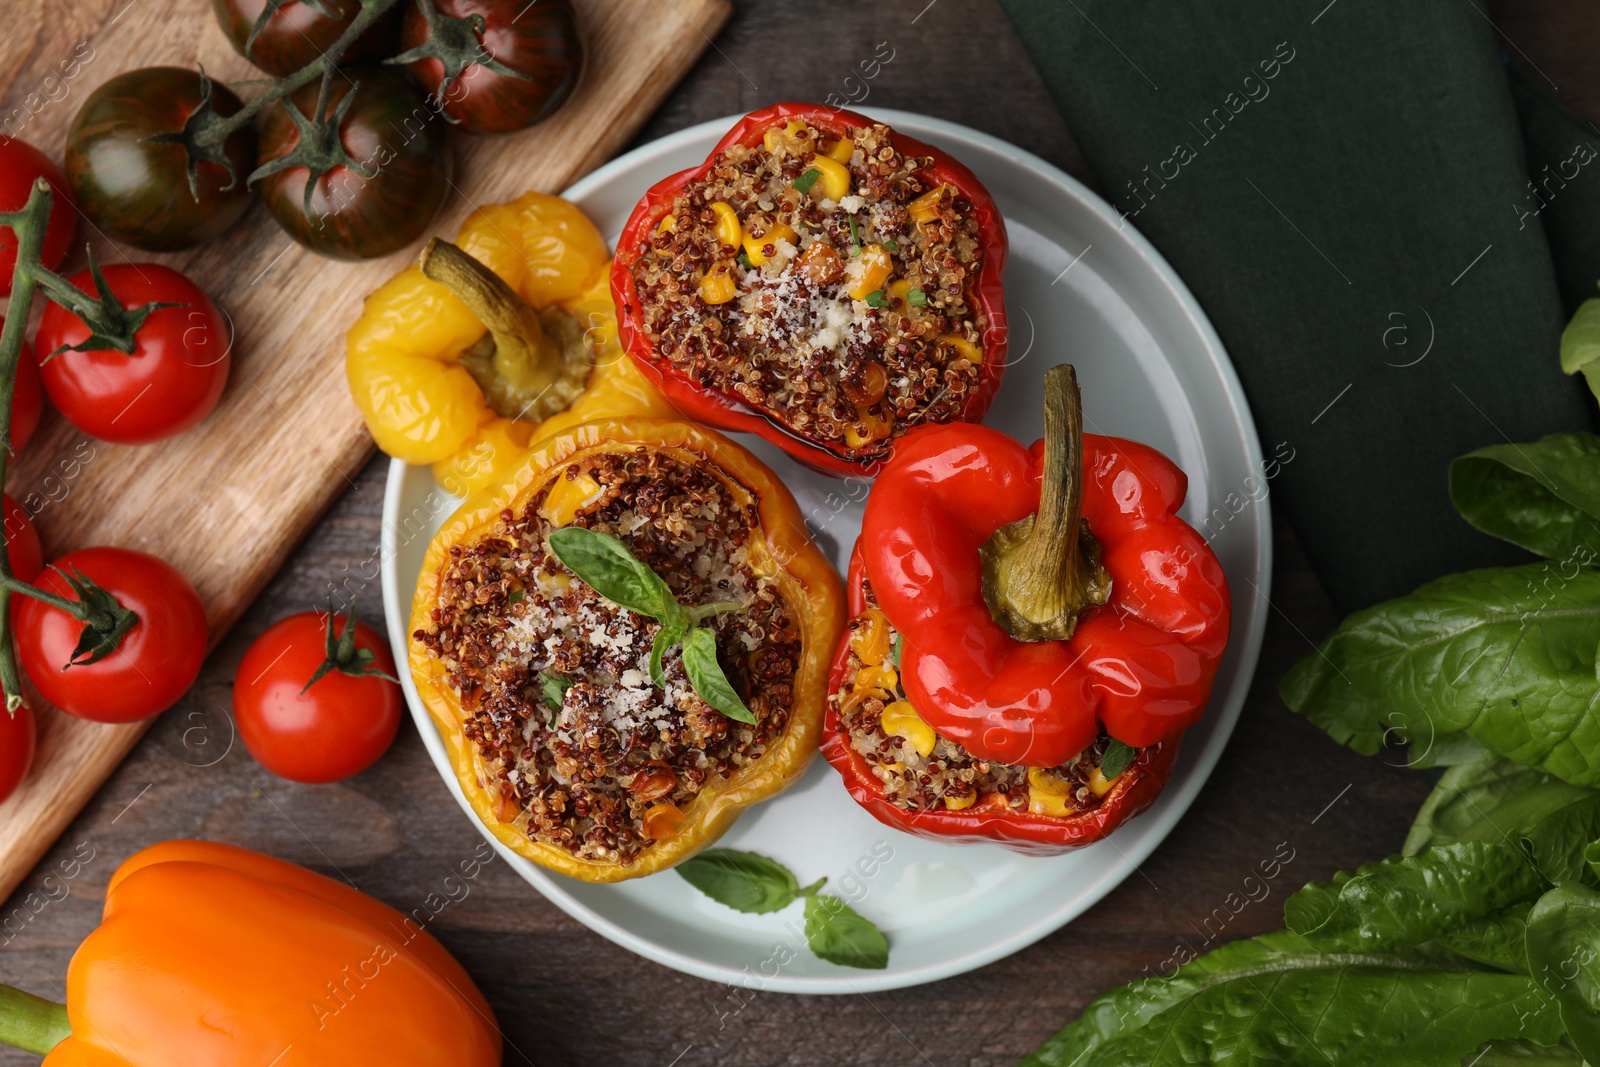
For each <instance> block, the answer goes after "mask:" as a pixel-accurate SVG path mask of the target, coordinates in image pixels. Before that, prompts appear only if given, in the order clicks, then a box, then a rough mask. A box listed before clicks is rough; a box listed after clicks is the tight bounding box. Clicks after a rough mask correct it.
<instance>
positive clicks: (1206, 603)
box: [823, 367, 1231, 852]
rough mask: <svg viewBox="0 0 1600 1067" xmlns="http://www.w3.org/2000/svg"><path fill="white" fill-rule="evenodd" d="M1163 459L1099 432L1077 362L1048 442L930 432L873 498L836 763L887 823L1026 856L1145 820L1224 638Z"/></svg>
mask: <svg viewBox="0 0 1600 1067" xmlns="http://www.w3.org/2000/svg"><path fill="white" fill-rule="evenodd" d="M1187 485H1188V483H1187V479H1186V478H1185V477H1184V474H1183V472H1182V471H1180V470H1179V469H1178V468H1177V467H1176V466H1175V465H1174V464H1173V463H1172V461H1171V460H1169V459H1167V458H1166V457H1165V456H1163V455H1162V454H1161V453H1159V452H1157V451H1156V450H1155V449H1153V448H1150V447H1148V446H1145V445H1141V444H1136V443H1135V442H1132V441H1125V440H1121V439H1119V438H1115V437H1100V436H1096V435H1085V434H1084V433H1083V428H1082V410H1081V406H1080V401H1079V395H1078V386H1077V381H1076V379H1075V377H1074V376H1073V373H1072V368H1071V367H1056V368H1054V369H1053V370H1051V371H1050V372H1049V374H1048V375H1047V376H1046V378H1045V437H1044V439H1043V440H1041V441H1039V442H1038V443H1036V444H1035V445H1034V446H1033V448H1032V449H1031V450H1030V449H1026V448H1024V447H1023V446H1022V445H1020V444H1018V443H1017V442H1016V441H1013V440H1012V439H1011V438H1009V437H1007V436H1005V435H1004V434H1002V433H1000V432H999V431H997V430H993V429H989V428H988V427H984V426H967V425H957V426H929V427H919V428H917V429H915V430H913V431H912V432H911V433H909V434H907V435H906V436H905V438H904V439H903V440H902V441H901V442H900V443H899V444H898V445H897V446H896V448H895V452H894V455H893V457H892V458H891V459H890V460H889V462H888V464H887V465H886V466H885V467H884V470H883V472H882V473H881V474H880V475H879V476H878V480H877V482H876V483H875V484H874V486H873V489H872V493H871V495H870V496H869V497H868V499H867V510H866V516H865V519H864V521H863V525H862V533H861V540H860V541H859V542H858V543H857V545H856V550H855V555H854V558H853V560H852V562H851V567H850V579H849V587H850V590H849V594H850V604H849V607H850V613H851V616H852V619H851V623H850V630H849V633H848V634H847V635H846V637H845V639H844V640H843V642H842V643H841V645H840V647H839V650H838V652H837V655H836V656H835V660H834V666H833V673H832V676H831V679H830V688H831V690H832V696H831V698H830V706H829V713H828V717H827V721H826V723H825V725H824V729H823V753H824V755H826V756H827V758H828V761H829V762H830V763H831V764H833V766H834V767H835V768H836V769H837V770H838V771H839V773H840V774H841V775H843V777H844V781H845V785H846V786H847V787H848V788H849V790H850V793H851V795H852V796H853V797H855V799H856V801H857V802H858V803H860V804H861V805H862V806H863V807H865V808H866V809H867V810H868V811H870V812H871V813H872V814H873V815H874V816H876V817H877V818H878V819H879V820H880V821H881V822H884V823H886V824H888V825H890V826H893V827H896V828H898V829H902V830H909V831H911V832H913V833H918V834H923V835H926V836H930V837H938V838H941V839H946V840H949V839H956V840H974V841H982V840H988V841H999V842H1001V843H1004V844H1007V845H1010V846H1012V847H1013V848H1018V849H1021V850H1024V851H1030V852H1058V851H1066V850H1068V849H1071V848H1076V847H1079V846H1081V845H1085V844H1089V843H1090V842H1092V841H1096V840H1098V839H1100V838H1101V837H1104V836H1105V835H1106V834H1108V833H1110V832H1111V831H1112V830H1114V829H1115V828H1116V827H1117V826H1118V825H1120V824H1121V823H1122V822H1124V821H1126V820H1127V819H1129V818H1131V817H1132V816H1134V815H1136V814H1138V813H1139V812H1141V811H1143V810H1144V809H1145V808H1147V807H1148V806H1149V805H1150V804H1151V802H1152V801H1153V800H1154V799H1155V797H1156V795H1157V794H1158V793H1159V792H1160V791H1161V788H1162V787H1163V786H1164V785H1165V784H1166V780H1167V776H1168V775H1169V774H1170V773H1171V770H1172V764H1173V761H1174V759H1176V756H1177V749H1178V740H1179V738H1178V735H1179V734H1181V733H1182V732H1183V730H1185V729H1186V728H1188V727H1189V726H1192V725H1194V723H1195V722H1196V721H1197V720H1198V719H1199V718H1200V715H1201V713H1202V712H1203V711H1204V709H1205V706H1206V702H1207V700H1208V699H1209V698H1210V695H1211V686H1212V682H1213V680H1214V679H1215V677H1216V672H1217V666H1218V663H1219V662H1220V660H1221V658H1222V653H1223V650H1224V648H1225V647H1226V645H1227V640H1228V627H1229V621H1230V617H1231V606H1230V601H1229V597H1228V586H1227V582H1226V579H1225V578H1224V576H1223V572H1222V566H1221V564H1220V563H1218V561H1217V558H1216V556H1215V555H1214V554H1213V553H1212V551H1211V549H1210V547H1209V546H1208V545H1207V544H1206V542H1205V540H1204V539H1203V538H1202V537H1201V536H1200V535H1199V534H1198V533H1196V532H1195V531H1194V530H1193V529H1192V528H1191V527H1190V526H1189V525H1188V524H1187V523H1185V522H1184V521H1183V520H1182V519H1180V518H1178V517H1177V515H1176V514H1175V512H1176V510H1177V508H1178V507H1179V505H1181V504H1182V503H1183V498H1184V494H1185V491H1186V489H1187Z"/></svg>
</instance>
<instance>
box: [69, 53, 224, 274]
mask: <svg viewBox="0 0 1600 1067" xmlns="http://www.w3.org/2000/svg"><path fill="white" fill-rule="evenodd" d="M205 91H206V83H205V80H204V79H203V78H202V77H201V75H200V74H199V72H197V71H193V70H185V69H183V68H182V67H142V68H140V69H138V70H130V71H127V72H125V73H122V74H118V75H117V76H116V77H114V78H112V79H111V80H110V81H108V82H106V83H105V84H104V85H102V86H100V88H98V89H96V90H95V91H94V92H92V93H90V94H89V98H88V99H87V100H85V101H84V102H83V107H81V108H79V109H78V116H77V118H75V119H73V121H72V129H71V131H70V132H69V133H68V134H67V159H66V163H67V181H68V183H69V184H71V186H72V194H73V196H75V197H76V198H77V200H78V206H79V207H80V208H82V209H83V213H84V214H85V215H87V216H88V217H89V220H90V221H91V222H93V223H94V224H95V225H96V226H97V227H99V228H100V229H101V230H104V231H105V232H106V233H108V234H110V235H111V236H112V237H115V238H116V239H117V240H119V241H123V242H126V243H127V244H130V245H133V246H134V247H135V248H143V249H147V250H149V251H151V252H175V251H178V250H179V249H184V248H193V247H194V246H196V245H199V244H203V243H205V242H206V241H209V240H211V239H212V238H213V237H216V236H218V235H220V234H221V233H223V232H224V231H226V230H228V229H230V228H231V227H232V226H233V225H234V224H235V223H236V222H238V221H239V217H240V216H241V215H243V214H244V212H245V209H246V208H248V207H249V206H250V189H249V186H248V185H246V183H245V178H246V176H248V175H249V173H250V168H251V167H252V166H253V165H254V163H255V133H254V132H253V131H251V130H250V129H249V127H245V128H244V129H241V130H238V131H237V132H235V133H234V134H233V136H231V137H229V138H228V140H227V143H226V144H225V145H224V146H223V147H224V148H225V150H226V152H227V156H228V159H229V161H231V162H232V164H233V170H234V173H233V174H229V173H228V168H226V167H224V166H222V165H221V164H219V163H211V162H203V163H201V164H200V167H199V171H198V173H197V175H196V186H195V191H194V192H191V191H190V188H189V154H188V152H187V150H186V149H185V148H184V147H183V146H182V145H180V144H176V143H173V142H170V141H152V140H150V138H152V137H158V136H160V135H162V134H175V133H179V132H181V131H182V130H183V128H184V124H185V123H186V122H188V120H189V117H190V116H191V115H193V114H194V113H195V111H196V110H198V109H199V107H200V104H201V102H202V101H203V100H204V98H205ZM210 91H211V102H212V106H213V107H215V108H216V111H217V113H218V114H219V115H223V116H227V115H232V114H233V113H234V112H236V111H238V110H239V108H240V106H241V105H240V103H239V98H238V97H237V96H235V95H234V94H233V92H232V90H230V89H229V88H228V87H227V86H226V85H223V84H221V83H219V82H211V83H210Z"/></svg>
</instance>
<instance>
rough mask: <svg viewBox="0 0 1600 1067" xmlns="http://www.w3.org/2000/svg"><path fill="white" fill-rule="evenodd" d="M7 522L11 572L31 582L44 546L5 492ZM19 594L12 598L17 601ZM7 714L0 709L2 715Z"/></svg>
mask: <svg viewBox="0 0 1600 1067" xmlns="http://www.w3.org/2000/svg"><path fill="white" fill-rule="evenodd" d="M0 499H3V501H4V507H5V516H6V518H5V523H6V558H7V559H9V560H10V561H11V573H12V574H14V575H16V576H17V577H18V578H21V579H22V580H23V581H25V582H31V581H33V580H34V579H35V578H37V577H38V576H39V572H40V571H42V570H44V547H43V546H42V545H40V544H39V531H38V530H36V529H34V527H33V520H32V519H31V518H29V517H28V512H27V510H26V509H24V508H23V506H22V505H21V504H19V503H17V502H16V501H15V500H12V499H11V494H10V493H6V494H4V496H3V498H0ZM19 599H21V598H20V597H18V596H13V597H12V598H11V602H12V603H16V602H17V601H18V600H19ZM3 714H5V711H4V709H0V715H3Z"/></svg>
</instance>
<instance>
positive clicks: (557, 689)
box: [539, 671, 572, 726]
mask: <svg viewBox="0 0 1600 1067" xmlns="http://www.w3.org/2000/svg"><path fill="white" fill-rule="evenodd" d="M539 688H540V689H541V690H542V691H543V692H544V702H545V704H546V705H547V706H548V707H549V708H550V711H551V715H550V724H551V725H552V726H554V725H555V721H556V715H557V714H559V713H560V711H561V705H562V704H563V703H565V701H566V699H567V690H568V689H571V688H572V679H571V678H568V677H566V676H565V675H562V674H550V673H548V672H546V671H540V672H539Z"/></svg>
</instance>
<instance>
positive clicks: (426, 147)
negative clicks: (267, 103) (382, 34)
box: [257, 67, 452, 259]
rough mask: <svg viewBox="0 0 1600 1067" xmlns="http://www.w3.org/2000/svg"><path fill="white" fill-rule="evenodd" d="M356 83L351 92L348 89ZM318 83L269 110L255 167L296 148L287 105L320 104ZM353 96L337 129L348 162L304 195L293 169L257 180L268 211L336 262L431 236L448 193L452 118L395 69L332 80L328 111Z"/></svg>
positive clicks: (303, 171)
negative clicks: (307, 196)
mask: <svg viewBox="0 0 1600 1067" xmlns="http://www.w3.org/2000/svg"><path fill="white" fill-rule="evenodd" d="M352 85H354V86H355V88H354V89H352V88H351V86H352ZM317 92H318V86H317V85H316V84H312V85H307V86H306V87H305V88H303V89H301V90H299V91H298V92H296V93H295V94H294V95H293V96H290V97H288V98H286V101H284V102H280V103H278V104H275V105H273V106H272V107H271V108H269V109H268V110H267V118H266V123H265V125H264V126H263V127H262V130H261V164H262V165H263V166H265V165H266V164H268V163H271V162H272V161H273V160H276V159H280V158H282V157H284V156H286V155H288V154H289V153H290V152H292V151H294V150H295V149H296V147H297V146H298V145H299V144H300V131H299V128H298V127H297V126H296V125H295V122H294V120H293V119H292V118H291V117H290V116H289V114H288V112H287V111H286V110H285V105H286V103H288V102H292V103H293V106H295V107H298V108H299V109H300V113H301V114H302V115H310V114H311V113H312V112H314V111H315V110H316V106H317ZM350 92H354V93H355V94H356V95H355V99H354V101H352V103H351V105H350V109H349V111H348V112H346V113H345V116H344V120H343V121H342V122H341V123H340V127H339V140H340V142H341V143H342V144H343V147H344V152H345V154H346V155H347V157H348V159H349V161H350V162H351V163H354V164H355V166H356V167H358V168H361V169H363V170H365V171H367V172H368V173H367V174H365V175H363V174H362V173H358V172H357V171H356V170H354V169H352V168H351V167H350V166H347V165H343V164H341V165H337V166H334V167H332V168H331V169H329V170H327V171H325V172H324V173H322V174H321V175H320V176H319V177H318V178H317V180H316V183H315V184H314V185H313V187H312V192H311V200H310V206H309V208H308V207H307V204H306V199H305V189H306V182H307V181H308V179H309V177H310V174H311V171H310V170H309V169H308V168H307V167H304V166H292V167H288V168H285V169H284V170H279V171H275V172H273V173H271V174H268V175H266V176H265V177H263V178H261V179H260V180H259V181H258V182H257V187H258V188H259V189H260V191H261V196H262V199H263V200H265V201H266V204H267V209H268V210H269V211H271V212H272V217H273V218H275V219H277V220H278V225H280V226H282V227H283V229H284V230H285V232H287V233H288V234H289V236H290V237H293V238H294V239H295V240H296V241H298V242H300V243H301V244H303V245H305V246H306V247H307V248H309V249H311V250H312V251H313V252H316V253H318V254H320V255H324V256H331V257H332V258H334V259H372V258H374V257H376V256H385V255H388V254H389V253H390V252H394V251H396V250H398V249H401V248H404V247H406V246H407V245H409V244H411V243H412V242H413V241H415V240H416V239H417V238H419V237H421V236H422V235H423V234H424V233H427V232H428V230H429V227H430V226H431V225H432V223H433V217H434V215H436V214H437V213H438V211H439V207H440V205H442V204H443V203H444V200H445V195H446V194H447V193H448V192H449V190H450V176H451V173H452V167H451V159H450V138H449V131H448V125H449V124H448V123H446V122H445V121H444V119H442V118H441V117H440V116H439V114H438V112H436V111H435V110H434V109H433V108H432V107H431V106H430V105H429V103H428V101H427V100H426V99H424V97H423V95H422V93H421V92H419V91H418V90H417V88H416V86H414V85H413V84H412V83H411V81H410V79H408V78H406V77H405V75H403V74H401V73H400V72H399V71H397V70H391V69H387V68H383V67H366V68H363V69H360V70H355V71H351V72H349V77H348V78H339V79H337V80H336V82H335V84H334V86H333V89H332V92H331V93H330V94H329V101H328V112H329V113H330V114H331V113H334V112H335V109H337V107H338V106H339V104H340V103H341V102H342V101H343V99H344V97H345V96H346V95H347V94H348V93H350Z"/></svg>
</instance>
